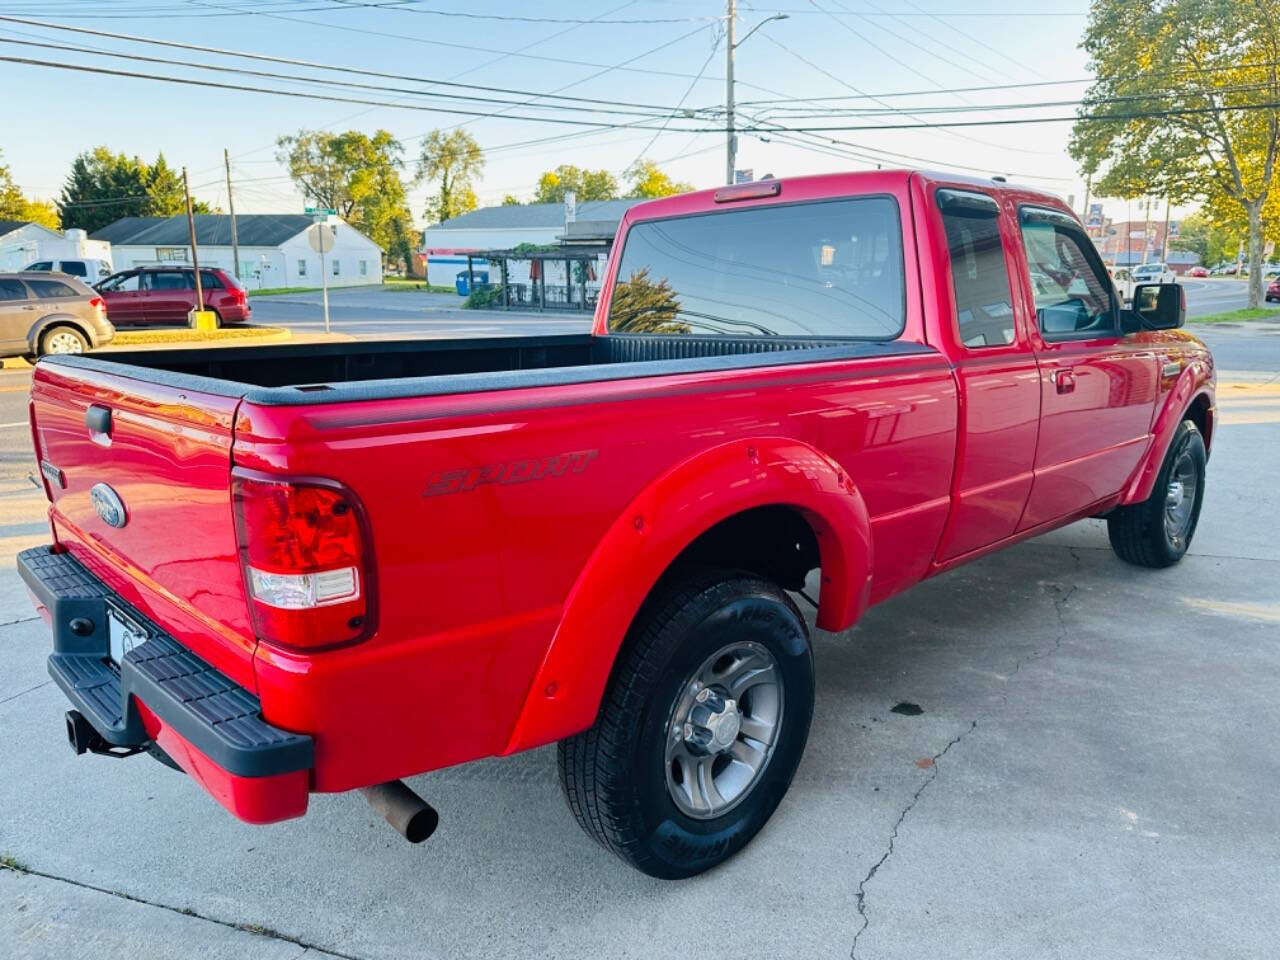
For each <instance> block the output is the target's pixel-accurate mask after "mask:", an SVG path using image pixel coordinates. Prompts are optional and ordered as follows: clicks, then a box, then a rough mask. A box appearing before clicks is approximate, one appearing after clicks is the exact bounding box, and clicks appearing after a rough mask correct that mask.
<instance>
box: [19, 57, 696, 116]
mask: <svg viewBox="0 0 1280 960" xmlns="http://www.w3.org/2000/svg"><path fill="white" fill-rule="evenodd" d="M0 43H9V44H15V45H18V46H25V47H40V48H43V49H48V50H62V51H67V52H71V53H85V54H89V55H91V56H102V57H114V58H116V59H120V60H133V61H137V62H142V63H159V64H164V65H166V66H181V67H191V68H193V69H196V70H209V71H214V72H218V73H234V74H240V75H243V76H252V77H264V78H267V79H271V80H287V81H291V82H298V83H314V84H321V85H323V86H328V87H342V88H349V89H356V90H372V91H375V92H379V93H403V94H406V96H413V97H437V98H446V99H449V100H463V101H467V102H472V103H492V104H498V105H506V106H511V102H510V101H509V100H499V99H497V98H494V97H477V96H472V95H468V94H459V93H436V92H433V91H431V90H407V89H405V88H403V87H383V86H376V85H374V84H368V83H356V82H353V81H350V80H329V79H324V78H321V77H304V76H299V75H297V74H287V73H272V72H269V71H262V70H251V69H249V68H248V67H225V66H218V65H216V64H209V63H188V62H186V61H179V60H173V59H169V58H165V57H149V56H146V55H144V54H137V53H122V52H119V51H115V50H106V49H103V48H101V47H85V46H76V45H72V44H61V43H50V42H44V41H35V40H15V39H13V38H10V37H0ZM526 104H528V105H530V106H533V107H534V108H535V109H542V110H548V109H556V110H564V111H572V112H574V113H590V114H608V115H620V116H640V117H646V118H651V119H655V120H657V119H663V118H668V119H669V118H670V116H671V115H670V114H667V113H658V112H650V111H643V112H641V111H634V110H630V109H625V108H621V107H590V106H585V107H584V106H577V105H570V104H537V103H534V102H533V101H526ZM526 104H520V106H523V105H526ZM441 110H442V112H448V111H444V109H443V108H441ZM481 115H482V116H485V115H487V114H481Z"/></svg>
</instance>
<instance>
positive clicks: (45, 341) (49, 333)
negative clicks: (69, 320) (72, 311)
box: [40, 325, 89, 356]
mask: <svg viewBox="0 0 1280 960" xmlns="http://www.w3.org/2000/svg"><path fill="white" fill-rule="evenodd" d="M88 349H89V341H88V340H87V339H85V335H84V334H83V333H81V332H80V331H79V330H77V329H76V328H75V327H68V326H65V325H58V326H53V327H50V328H49V329H48V330H46V331H45V332H44V333H42V334H41V335H40V355H41V356H44V355H45V354H47V353H84V352H85V351H86V350H88Z"/></svg>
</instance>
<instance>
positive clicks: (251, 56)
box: [0, 16, 697, 110]
mask: <svg viewBox="0 0 1280 960" xmlns="http://www.w3.org/2000/svg"><path fill="white" fill-rule="evenodd" d="M0 21H3V22H9V23H21V24H25V25H26V26H34V27H43V28H45V29H48V30H63V31H69V32H71V33H82V34H89V35H92V36H96V37H106V38H108V39H112V40H126V41H129V42H131V43H145V44H153V45H155V46H161V47H172V48H174V49H178V50H190V51H193V52H196V53H212V54H216V55H218V56H223V57H238V58H240V59H246V60H261V61H265V62H268V63H279V64H284V65H286V66H294V67H310V68H312V69H316V70H329V71H332V72H335V73H351V74H358V75H360V76H366V77H379V78H381V79H385V80H407V81H410V82H414V83H425V84H429V85H431V86H441V87H459V88H465V89H468V90H483V91H486V92H488V93H507V94H512V95H514V96H531V95H536V96H539V97H553V96H554V95H553V94H535V92H534V91H530V90H519V89H513V88H510V87H494V86H488V85H485V84H475V83H458V82H455V81H452V80H431V79H424V78H422V77H415V76H411V75H408V74H398V73H383V72H381V71H377V70H366V69H363V68H360V67H349V66H339V65H336V64H327V63H320V62H317V61H315V60H300V59H297V58H294V57H278V56H273V55H271V54H267V53H250V52H247V51H242V50H229V49H226V48H222V47H208V46H202V45H200V44H195V43H183V42H181V41H178V40H161V39H159V38H157V37H140V36H136V35H131V34H127V33H113V32H111V31H109V30H96V29H93V28H90V27H76V26H72V25H70V24H63V23H51V22H49V21H44V20H34V19H31V18H27V17H12V16H0ZM694 32H695V33H696V32H697V31H694ZM512 55H514V54H512ZM586 65H587V66H601V65H600V64H586ZM615 69H616V68H615ZM555 99H559V100H569V101H573V102H575V103H595V104H606V105H610V106H624V107H632V108H647V109H651V110H665V109H666V108H665V107H663V106H661V105H658V104H648V103H636V102H632V101H620V100H607V99H602V98H598V97H575V96H556V97H555Z"/></svg>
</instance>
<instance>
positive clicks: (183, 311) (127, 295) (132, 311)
mask: <svg viewBox="0 0 1280 960" xmlns="http://www.w3.org/2000/svg"><path fill="white" fill-rule="evenodd" d="M200 284H201V287H202V288H203V289H202V291H201V292H202V293H203V294H204V305H205V309H206V310H212V311H213V312H214V313H216V314H217V315H218V321H219V323H244V322H245V321H246V320H248V319H249V317H250V315H251V314H252V312H253V311H252V308H251V307H250V306H249V298H248V296H247V295H246V294H245V290H244V287H242V286H240V282H239V281H238V280H236V278H235V277H233V276H232V275H231V274H229V273H227V272H226V271H225V270H220V269H218V268H217V267H208V268H206V267H201V268H200ZM97 290H98V292H99V293H100V294H102V298H103V299H104V300H105V301H106V302H107V316H108V317H109V318H110V320H111V322H112V323H113V324H115V325H116V326H117V327H123V326H133V325H143V324H145V325H148V326H151V325H160V324H164V325H172V324H177V325H181V326H185V325H186V323H187V315H188V314H189V313H190V312H191V311H192V310H194V309H195V306H196V280H195V271H194V270H192V269H191V268H190V267H138V268H136V269H134V270H125V271H122V272H121V273H115V274H112V275H111V276H109V277H107V279H105V280H103V281H102V282H101V283H99V284H98V285H97Z"/></svg>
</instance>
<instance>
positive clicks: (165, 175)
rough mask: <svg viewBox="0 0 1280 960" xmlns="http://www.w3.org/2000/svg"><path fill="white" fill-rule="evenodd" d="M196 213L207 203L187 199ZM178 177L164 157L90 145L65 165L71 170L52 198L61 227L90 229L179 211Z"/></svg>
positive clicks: (181, 204)
mask: <svg viewBox="0 0 1280 960" xmlns="http://www.w3.org/2000/svg"><path fill="white" fill-rule="evenodd" d="M192 208H193V209H194V210H195V212H196V213H209V212H210V208H209V205H208V204H207V203H203V202H201V201H199V200H195V201H193V202H192ZM186 209H187V205H186V195H185V194H184V193H183V190H182V178H181V176H179V175H178V173H176V172H175V171H174V170H173V168H171V167H170V166H169V165H168V164H167V163H166V162H165V159H164V154H160V155H159V156H158V157H156V162H155V163H154V164H147V163H145V162H143V161H142V160H141V159H140V158H138V157H128V156H125V155H124V154H123V153H112V152H111V151H110V149H108V148H107V147H94V148H93V149H92V150H90V151H87V152H85V153H82V154H80V155H79V156H77V157H76V158H75V160H73V161H72V163H71V173H70V174H68V175H67V179H66V181H65V182H64V183H63V186H62V195H61V196H60V197H59V198H58V212H59V213H60V214H61V216H62V225H63V226H64V227H78V228H79V229H81V230H87V231H89V232H90V233H92V232H93V231H95V230H99V229H101V228H102V227H105V226H106V225H107V224H109V223H114V222H115V221H116V220H119V219H120V218H121V217H171V216H174V215H175V214H180V213H185V212H186Z"/></svg>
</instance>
